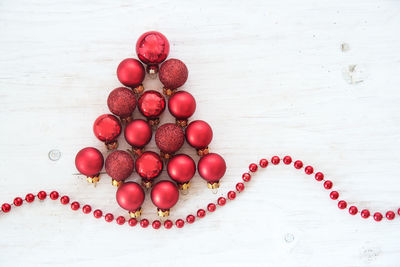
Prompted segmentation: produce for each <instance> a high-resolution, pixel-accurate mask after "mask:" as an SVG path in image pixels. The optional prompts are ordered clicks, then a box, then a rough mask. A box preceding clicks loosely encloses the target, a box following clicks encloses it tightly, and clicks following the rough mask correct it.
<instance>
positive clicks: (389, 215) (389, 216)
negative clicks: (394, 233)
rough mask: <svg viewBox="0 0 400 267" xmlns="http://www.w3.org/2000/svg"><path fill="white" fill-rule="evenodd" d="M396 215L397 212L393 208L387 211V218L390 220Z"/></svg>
mask: <svg viewBox="0 0 400 267" xmlns="http://www.w3.org/2000/svg"><path fill="white" fill-rule="evenodd" d="M395 216H396V214H395V213H394V212H393V211H391V210H389V211H388V212H386V219H388V220H393V219H394V217H395Z"/></svg>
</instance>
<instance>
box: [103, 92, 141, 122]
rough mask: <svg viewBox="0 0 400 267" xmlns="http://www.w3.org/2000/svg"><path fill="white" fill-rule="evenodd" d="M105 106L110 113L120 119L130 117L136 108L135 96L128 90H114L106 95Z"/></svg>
mask: <svg viewBox="0 0 400 267" xmlns="http://www.w3.org/2000/svg"><path fill="white" fill-rule="evenodd" d="M107 106H108V108H109V109H110V111H111V113H113V114H115V115H117V116H120V117H121V118H127V117H131V116H132V113H133V111H134V110H135V108H136V96H135V94H134V93H133V92H132V90H130V89H128V88H125V87H118V88H115V89H114V90H112V91H111V93H110V94H109V95H108V99H107Z"/></svg>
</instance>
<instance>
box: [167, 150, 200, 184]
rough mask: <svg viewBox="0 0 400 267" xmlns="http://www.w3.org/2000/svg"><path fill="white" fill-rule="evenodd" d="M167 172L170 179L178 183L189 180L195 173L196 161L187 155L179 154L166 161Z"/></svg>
mask: <svg viewBox="0 0 400 267" xmlns="http://www.w3.org/2000/svg"><path fill="white" fill-rule="evenodd" d="M167 172H168V175H169V177H171V179H172V180H174V181H175V182H177V183H178V184H184V183H187V182H189V181H190V179H192V177H193V176H194V174H195V173H196V163H195V162H194V160H193V159H192V158H191V157H189V156H188V155H185V154H179V155H176V156H174V157H173V158H172V159H170V160H169V161H168V165H167Z"/></svg>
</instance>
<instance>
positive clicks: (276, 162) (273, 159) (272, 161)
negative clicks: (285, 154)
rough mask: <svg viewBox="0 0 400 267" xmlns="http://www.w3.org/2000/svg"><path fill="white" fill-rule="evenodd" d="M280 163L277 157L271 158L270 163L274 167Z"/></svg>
mask: <svg viewBox="0 0 400 267" xmlns="http://www.w3.org/2000/svg"><path fill="white" fill-rule="evenodd" d="M280 161H281V159H280V158H279V157H278V156H273V157H272V158H271V163H272V164H274V165H278V164H279V162H280Z"/></svg>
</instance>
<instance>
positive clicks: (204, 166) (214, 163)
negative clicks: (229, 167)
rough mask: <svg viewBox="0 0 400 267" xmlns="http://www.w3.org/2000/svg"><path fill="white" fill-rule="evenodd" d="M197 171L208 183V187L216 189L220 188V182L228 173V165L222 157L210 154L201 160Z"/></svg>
mask: <svg viewBox="0 0 400 267" xmlns="http://www.w3.org/2000/svg"><path fill="white" fill-rule="evenodd" d="M197 169H198V171H199V174H200V176H201V177H202V178H203V179H204V180H206V181H207V186H208V187H209V188H212V189H214V188H218V187H219V181H220V180H221V178H222V177H223V176H224V174H225V171H226V163H225V160H224V159H223V158H222V157H221V156H220V155H218V154H216V153H210V154H207V155H205V156H203V157H202V158H201V159H200V160H199V162H198V164H197Z"/></svg>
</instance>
